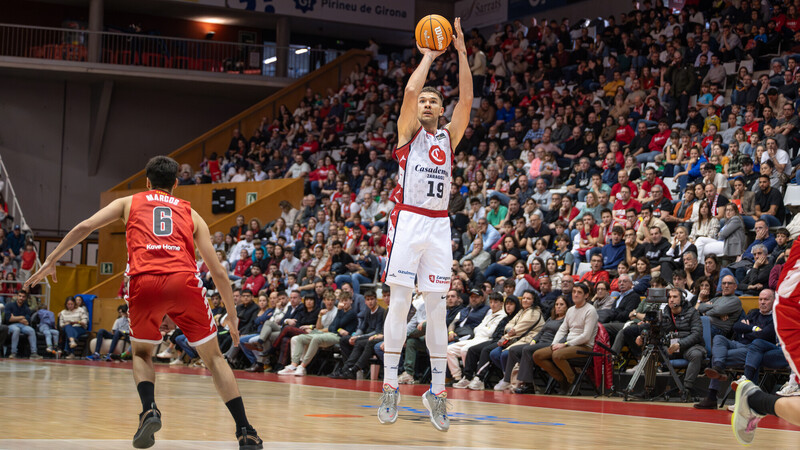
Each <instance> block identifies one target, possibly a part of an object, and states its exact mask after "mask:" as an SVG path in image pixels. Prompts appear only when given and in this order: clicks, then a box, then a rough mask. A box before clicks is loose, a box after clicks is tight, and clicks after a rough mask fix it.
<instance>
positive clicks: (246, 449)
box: [239, 444, 264, 450]
mask: <svg viewBox="0 0 800 450" xmlns="http://www.w3.org/2000/svg"><path fill="white" fill-rule="evenodd" d="M262 448H264V445H263V444H249V445H240V446H239V450H261V449H262Z"/></svg>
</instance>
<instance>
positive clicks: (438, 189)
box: [428, 180, 444, 198]
mask: <svg viewBox="0 0 800 450" xmlns="http://www.w3.org/2000/svg"><path fill="white" fill-rule="evenodd" d="M434 190H435V192H434ZM428 197H436V198H442V197H444V183H437V182H435V181H431V180H428Z"/></svg>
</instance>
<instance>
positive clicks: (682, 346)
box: [636, 288, 738, 403]
mask: <svg viewBox="0 0 800 450" xmlns="http://www.w3.org/2000/svg"><path fill="white" fill-rule="evenodd" d="M737 300H738V299H737ZM667 301H668V306H669V314H664V315H663V316H662V318H661V323H660V325H661V329H662V330H663V332H665V333H672V332H676V333H677V339H678V340H677V342H675V341H672V342H673V343H671V344H670V346H669V347H668V348H667V353H668V354H669V358H670V359H686V360H688V361H689V365H688V366H687V367H686V373H685V374H684V378H683V384H684V388H685V389H684V391H683V393H682V394H681V401H682V402H684V403H685V402H686V401H687V400H688V399H689V398H690V396H694V395H696V394H695V391H694V384H695V381H696V380H697V375H698V374H699V373H700V368H701V366H702V364H703V358H705V356H706V349H705V346H704V344H703V323H702V321H701V320H700V314H698V312H697V311H696V310H695V309H694V308H692V307H691V306H689V302H688V301H686V299H684V298H683V297H682V294H681V291H680V290H679V289H676V288H672V289H670V290H669V292H668V294H667ZM737 317H738V316H737ZM644 343H645V342H644V338H643V337H642V336H639V337H637V338H636V345H637V346H639V347H642V346H643V345H644Z"/></svg>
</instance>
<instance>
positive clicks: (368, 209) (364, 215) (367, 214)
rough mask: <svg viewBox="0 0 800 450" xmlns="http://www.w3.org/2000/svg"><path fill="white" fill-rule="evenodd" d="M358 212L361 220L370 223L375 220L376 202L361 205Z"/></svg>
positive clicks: (376, 212)
mask: <svg viewBox="0 0 800 450" xmlns="http://www.w3.org/2000/svg"><path fill="white" fill-rule="evenodd" d="M360 214H361V221H362V222H366V223H372V222H373V221H374V220H375V216H376V215H377V214H378V204H377V203H375V202H372V203H370V205H369V206H362V207H361V211H360Z"/></svg>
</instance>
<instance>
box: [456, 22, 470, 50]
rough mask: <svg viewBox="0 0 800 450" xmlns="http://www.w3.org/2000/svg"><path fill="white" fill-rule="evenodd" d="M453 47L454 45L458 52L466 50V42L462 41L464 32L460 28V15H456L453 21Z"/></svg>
mask: <svg viewBox="0 0 800 450" xmlns="http://www.w3.org/2000/svg"><path fill="white" fill-rule="evenodd" d="M453 31H455V33H454V34H453V47H455V49H456V51H458V52H459V53H466V52H467V44H466V43H464V32H463V31H462V30H461V17H456V20H455V21H454V22H453Z"/></svg>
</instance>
